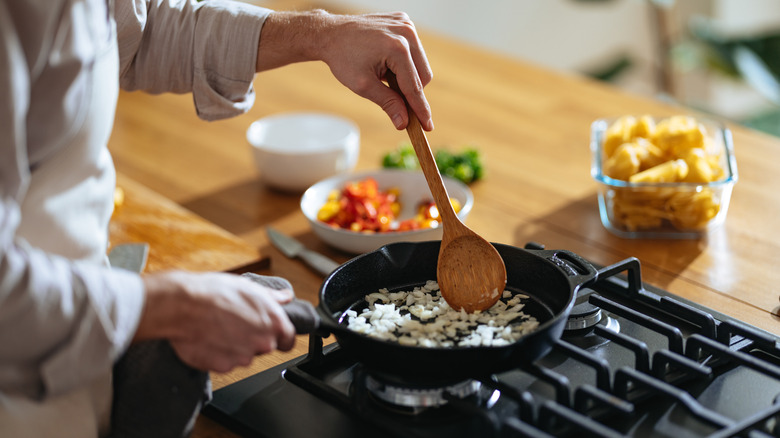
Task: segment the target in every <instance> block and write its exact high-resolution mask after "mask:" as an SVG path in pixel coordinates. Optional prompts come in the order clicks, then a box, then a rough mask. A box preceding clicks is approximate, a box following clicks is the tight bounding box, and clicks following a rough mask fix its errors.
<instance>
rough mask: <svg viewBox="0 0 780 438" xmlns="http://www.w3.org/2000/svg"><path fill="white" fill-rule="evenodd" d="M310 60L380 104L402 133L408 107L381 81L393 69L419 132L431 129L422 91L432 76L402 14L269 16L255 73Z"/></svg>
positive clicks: (408, 22) (411, 30)
mask: <svg viewBox="0 0 780 438" xmlns="http://www.w3.org/2000/svg"><path fill="white" fill-rule="evenodd" d="M311 60H321V61H324V62H325V63H326V64H327V65H328V66H329V67H330V70H331V72H333V75H334V76H335V77H336V79H338V80H339V81H340V82H341V83H342V84H344V85H345V86H346V87H347V88H349V89H350V90H352V91H353V92H355V93H356V94H358V95H359V96H362V97H365V98H366V99H368V100H370V101H372V102H374V103H376V104H377V105H379V106H380V107H381V108H382V109H383V110H384V111H385V112H386V113H387V115H388V116H389V117H390V120H392V122H393V125H395V127H396V128H397V129H404V128H406V125H407V123H408V122H409V116H408V114H407V112H406V105H405V103H404V101H403V99H402V98H401V96H399V95H398V94H397V93H396V92H395V91H393V90H391V89H390V88H389V87H387V85H385V84H384V83H383V82H382V80H383V79H384V77H385V73H386V72H387V71H388V70H390V71H392V72H393V73H395V75H396V77H397V79H398V86H399V88H400V89H401V91H402V92H403V94H404V96H405V97H406V100H407V101H408V102H409V106H410V107H411V108H412V109H413V110H414V113H415V114H416V115H417V118H418V119H419V120H420V123H421V124H422V126H423V128H424V129H425V130H427V131H430V130H432V129H433V120H432V118H431V108H430V106H429V105H428V101H427V100H426V98H425V94H424V93H423V88H424V87H425V86H426V85H427V84H428V83H429V82H430V81H431V78H432V77H433V73H432V71H431V68H430V65H429V64H428V59H427V57H426V55H425V51H424V50H423V47H422V44H421V42H420V39H419V37H418V36H417V31H416V30H415V28H414V24H413V23H412V22H411V20H409V17H408V16H407V15H406V14H404V13H402V12H396V13H388V14H367V15H334V14H329V13H327V12H324V11H320V10H318V11H311V12H303V13H298V12H273V13H271V14H270V15H269V16H268V18H267V19H266V22H265V24H264V25H263V30H262V32H261V34H260V44H259V46H258V55H257V71H258V72H259V71H263V70H269V69H272V68H276V67H281V66H283V65H287V64H290V63H293V62H300V61H311Z"/></svg>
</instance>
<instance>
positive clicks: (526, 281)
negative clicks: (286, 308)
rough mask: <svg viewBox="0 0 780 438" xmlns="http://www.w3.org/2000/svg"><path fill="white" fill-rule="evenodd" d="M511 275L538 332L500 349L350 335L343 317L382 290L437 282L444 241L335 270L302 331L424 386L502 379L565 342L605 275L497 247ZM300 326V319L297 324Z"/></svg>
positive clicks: (384, 251) (571, 257)
mask: <svg viewBox="0 0 780 438" xmlns="http://www.w3.org/2000/svg"><path fill="white" fill-rule="evenodd" d="M494 245H495V247H496V249H498V252H499V254H501V257H502V258H503V259H504V263H505V264H506V269H507V285H506V287H507V289H509V290H511V291H513V292H522V293H524V294H526V295H528V296H530V300H529V301H528V302H527V303H526V305H525V307H524V309H523V312H524V313H526V314H527V315H529V316H533V317H535V318H536V319H537V320H539V322H540V324H539V327H538V328H537V329H536V330H534V331H533V332H531V333H529V334H526V335H524V336H523V337H522V338H520V339H519V340H517V341H516V342H514V343H512V344H509V345H506V346H499V347H453V348H429V347H419V346H411V347H410V346H403V345H400V344H398V343H395V342H391V341H383V340H379V339H375V338H371V337H369V336H367V335H364V334H361V333H358V332H354V331H352V330H350V329H348V328H347V326H346V323H347V321H346V317H345V316H344V313H345V312H346V311H347V310H349V309H356V310H358V313H359V310H360V309H361V308H362V307H365V300H364V297H365V296H366V295H367V294H369V293H372V292H376V291H378V290H379V289H381V288H387V289H388V290H390V291H391V292H392V291H399V290H411V289H412V288H414V287H415V286H420V285H423V284H425V282H426V281H428V280H435V279H436V262H437V257H438V254H439V246H440V242H439V241H429V242H414V243H412V242H402V243H393V244H389V245H386V246H383V247H382V248H380V249H378V250H376V251H373V252H370V253H367V254H363V255H361V256H358V257H356V258H354V259H352V260H350V261H348V262H347V263H345V264H343V265H341V266H340V267H339V268H337V269H336V270H335V271H333V272H332V273H331V274H330V275H329V276H328V277H327V278H326V279H325V281H324V282H323V284H322V287H321V288H320V303H319V306H318V308H317V313H318V315H319V321H318V322H317V323H315V324H314V325H311V326H309V327H308V328H306V327H304V328H302V327H301V324H296V326H297V327H298V330H299V333H300V332H309V331H314V330H316V331H317V332H318V333H319V334H321V335H327V333H332V334H333V335H335V337H336V339H337V340H338V343H339V345H340V346H341V348H342V349H344V350H345V351H346V352H347V353H348V354H351V355H353V356H354V357H355V359H356V360H358V361H359V362H361V363H362V364H364V365H365V366H368V367H369V368H370V369H372V370H375V371H378V372H384V373H389V374H392V375H394V376H400V377H404V378H406V379H413V380H419V381H425V382H432V381H451V380H454V379H465V378H467V377H474V376H480V375H487V374H490V373H496V372H500V371H504V370H507V369H511V368H515V367H517V366H518V365H520V364H522V363H523V362H532V361H534V360H536V359H538V358H540V357H542V356H543V355H545V354H547V353H548V352H549V351H550V349H551V348H552V346H553V344H554V343H555V342H556V341H557V340H558V339H559V338H560V336H561V334H562V333H563V329H564V326H565V323H566V319H567V318H568V315H569V312H570V311H571V308H572V306H573V303H574V299H575V296H576V292H577V290H578V289H579V288H580V287H582V286H584V285H587V284H590V283H591V282H594V281H595V280H596V278H597V276H598V272H597V271H596V269H595V268H594V267H593V266H592V265H590V263H588V262H587V261H585V260H583V259H582V258H580V257H579V256H577V255H576V254H574V253H572V252H569V251H562V250H533V249H522V248H517V247H513V246H509V245H502V244H494ZM292 319H293V320H295V319H297V318H292Z"/></svg>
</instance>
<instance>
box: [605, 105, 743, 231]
mask: <svg viewBox="0 0 780 438" xmlns="http://www.w3.org/2000/svg"><path fill="white" fill-rule="evenodd" d="M632 123H634V125H632ZM683 125H687V128H685V129H689V128H690V129H691V131H690V133H689V134H690V135H691V136H693V137H694V138H695V139H696V141H698V142H699V143H700V144H701V145H703V147H702V148H701V150H696V151H691V150H690V149H692V148H690V147H688V146H686V145H685V142H684V141H683V140H684V137H685V136H684V135H680V132H681V129H680V126H683ZM670 126H672V127H671V128H670ZM662 130H665V131H663V132H662ZM621 131H622V132H621ZM656 131H657V132H656ZM672 131H674V132H672ZM637 134H639V135H641V136H643V137H637ZM656 134H657V135H658V136H656ZM621 135H623V137H622V138H621ZM664 135H666V137H665V138H661V137H663V136H664ZM675 135H677V137H675ZM686 135H687V134H686ZM644 137H647V138H644ZM689 138H690V136H689ZM654 141H655V142H657V143H664V145H663V146H662V147H661V148H656V147H655V146H654V145H653V144H652V143H653V142H654ZM632 142H634V143H637V144H639V145H641V146H647V147H649V148H650V150H651V151H652V152H651V153H649V155H648V153H646V152H639V153H636V152H635V151H637V150H639V149H637V148H638V145H637V144H633V145H632V144H629V145H626V144H625V143H632ZM644 142H647V144H645V143H644ZM621 147H622V148H623V149H628V150H619V151H618V149H620V148H621ZM590 148H591V152H592V162H591V176H592V177H593V178H594V179H595V180H596V182H598V185H599V191H598V202H599V213H600V216H601V222H602V224H603V225H604V227H606V228H607V229H608V230H609V231H611V232H612V233H613V234H615V235H617V236H620V237H624V238H683V239H686V238H687V239H695V238H699V237H701V236H703V235H705V234H706V233H707V232H709V231H710V230H712V229H714V228H716V227H718V226H720V225H721V224H722V223H723V221H724V220H725V218H726V212H727V211H728V207H729V200H730V198H731V191H732V189H733V187H734V184H735V183H736V181H737V165H736V159H735V158H734V149H733V141H732V137H731V131H729V129H728V128H726V127H725V126H724V125H723V124H721V123H719V122H714V121H712V120H707V119H698V118H697V119H694V118H692V117H689V116H674V117H669V118H655V117H650V116H642V117H633V116H625V117H621V118H618V119H599V120H596V121H595V122H593V124H592V125H591V139H590ZM675 149H676V152H677V153H680V154H682V155H683V156H677V155H675V153H672V150H675ZM642 154H644V158H647V159H648V160H650V161H652V160H655V162H654V163H650V164H647V163H643V165H642V166H641V167H640V168H637V165H636V164H637V163H638V162H640V161H641V160H638V159H637V158H636V156H637V155H642ZM691 154H694V155H698V156H695V157H693V161H692V158H691V156H692V155H691ZM616 155H620V156H621V157H627V158H625V159H623V158H617V157H615V156H616ZM653 155H657V156H653ZM648 156H649V158H648ZM683 158H684V159H683ZM697 160H703V161H697ZM681 161H685V162H683V163H681ZM686 162H687V164H686ZM659 165H660V166H659ZM647 166H651V167H653V168H652V169H649V170H648V168H647ZM642 167H645V168H644V169H642ZM629 168H630V169H629ZM643 170H644V171H645V172H642V171H643ZM634 172H640V173H642V175H637V173H634ZM707 172H709V173H707ZM670 174H675V177H671V178H670V177H668V176H669V175H670ZM689 174H690V177H688V176H687V175H689ZM700 174H705V176H703V177H702V176H699V175H700ZM610 175H611V176H610ZM629 175H632V176H629ZM682 175H686V177H683V176H682ZM697 176H699V177H697ZM691 180H693V181H694V182H691ZM704 181H706V182H704Z"/></svg>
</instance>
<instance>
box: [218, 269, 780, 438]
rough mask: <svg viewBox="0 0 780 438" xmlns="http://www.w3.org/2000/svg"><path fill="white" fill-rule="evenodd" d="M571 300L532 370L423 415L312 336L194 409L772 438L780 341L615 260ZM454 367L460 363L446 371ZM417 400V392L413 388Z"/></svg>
mask: <svg viewBox="0 0 780 438" xmlns="http://www.w3.org/2000/svg"><path fill="white" fill-rule="evenodd" d="M613 266H614V268H613V269H610V268H607V270H608V271H610V274H618V273H622V272H624V271H625V272H626V273H627V275H626V276H622V275H620V276H618V275H612V276H609V277H608V278H603V277H606V276H603V275H602V276H600V277H601V278H600V280H599V281H598V282H597V283H595V284H594V285H592V287H591V288H589V289H584V290H582V291H581V292H580V294H579V296H578V298H577V302H576V305H575V309H574V310H573V312H572V313H573V314H579V315H581V316H582V319H584V320H589V321H591V322H593V321H594V320H595V319H593V318H592V315H593V312H594V311H595V312H597V311H598V310H599V309H600V310H601V319H600V321H599V322H598V323H596V324H595V325H594V326H592V327H586V328H579V326H576V323H575V324H574V326H573V327H576V328H572V330H569V331H567V332H565V333H564V335H563V337H562V338H561V339H560V340H559V341H558V342H557V343H556V345H555V346H554V347H553V350H552V352H551V353H549V354H547V355H546V356H544V357H543V358H541V359H539V360H538V361H536V362H534V363H533V364H530V365H522V366H521V367H520V368H517V369H514V370H510V371H507V372H503V373H500V374H494V375H489V376H473V378H474V381H475V382H477V383H476V384H475V385H476V386H475V388H476V389H475V390H474V391H473V392H472V393H469V395H465V396H463V395H461V396H456V395H454V394H452V393H451V392H450V391H448V390H444V391H443V395H442V397H444V399H446V403H445V404H444V405H442V406H437V407H428V408H425V407H423V408H411V407H407V406H395V405H390V404H389V403H387V402H386V401H384V400H380V399H379V398H378V397H376V396H374V393H372V392H371V391H369V389H367V387H368V386H371V385H369V384H367V382H368V381H369V380H370V377H368V376H369V375H370V372H368V371H367V370H365V369H364V368H363V366H362V365H360V364H358V363H355V362H354V360H352V359H351V358H350V357H349V355H347V354H346V352H345V351H343V350H341V349H340V348H339V347H338V344H337V343H333V344H330V345H328V346H325V347H323V342H322V338H320V337H318V336H316V335H312V336H311V338H310V341H309V353H308V354H307V355H304V356H301V357H299V358H296V359H294V360H292V361H289V362H286V363H283V364H281V365H279V366H276V367H274V368H271V369H268V370H266V371H263V372H260V373H258V374H255V375H253V376H251V377H248V378H246V379H244V380H241V381H239V382H236V383H234V384H231V385H228V386H226V387H224V388H221V389H219V390H217V391H215V392H214V399H213V401H212V402H211V403H210V404H209V405H208V406H207V407H206V408H205V410H204V413H205V414H206V415H207V416H210V417H212V418H214V419H215V420H216V421H218V422H220V423H222V424H224V425H225V426H227V427H228V428H230V429H231V430H233V431H235V432H237V433H239V434H241V435H244V436H260V437H340V438H349V437H365V436H370V437H439V436H441V437H450V438H456V437H475V436H479V437H544V436H573V437H582V436H637V437H645V436H648V437H649V436H659V437H674V438H686V437H701V436H709V437H728V436H750V437H765V436H780V424H777V423H780V338H778V337H777V336H775V335H772V334H770V333H768V332H765V331H762V330H759V329H757V328H754V327H752V326H749V325H747V324H744V323H741V322H739V321H736V320H734V319H733V318H730V317H728V316H726V315H723V314H720V313H717V312H714V311H712V310H710V309H707V308H705V307H703V306H700V305H697V304H695V303H692V302H690V301H687V300H684V299H682V298H679V297H675V296H674V295H672V294H671V293H669V292H667V291H664V290H661V289H658V288H655V287H652V286H649V285H646V284H643V283H642V281H641V274H640V270H639V262H638V261H637V260H636V259H630V260H628V261H626V262H624V263H621V264H616V265H613ZM453 366H457V364H453ZM410 391H411V392H415V391H416V389H411V390H410Z"/></svg>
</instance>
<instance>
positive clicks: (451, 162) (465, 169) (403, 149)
mask: <svg viewBox="0 0 780 438" xmlns="http://www.w3.org/2000/svg"><path fill="white" fill-rule="evenodd" d="M434 158H435V159H436V166H437V167H438V168H439V172H441V173H442V175H447V176H449V177H452V178H456V179H459V180H461V181H463V182H464V183H466V184H469V183H472V182H474V181H477V180H478V179H480V178H482V176H483V175H484V167H483V166H482V158H481V156H480V154H479V151H478V150H477V149H476V148H475V147H471V146H468V147H465V148H464V149H463V151H462V152H460V153H453V152H450V151H449V150H447V149H438V150H436V151H435V153H434ZM382 167H385V168H395V169H408V170H411V169H419V168H420V165H419V163H418V162H417V155H415V153H414V148H413V147H412V145H411V144H409V143H404V144H401V145H400V146H399V147H398V148H397V149H396V150H394V151H391V152H389V153H387V154H386V155H385V156H384V157H383V158H382Z"/></svg>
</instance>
